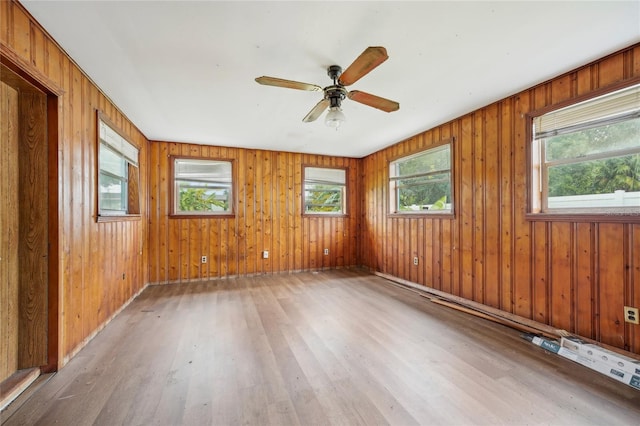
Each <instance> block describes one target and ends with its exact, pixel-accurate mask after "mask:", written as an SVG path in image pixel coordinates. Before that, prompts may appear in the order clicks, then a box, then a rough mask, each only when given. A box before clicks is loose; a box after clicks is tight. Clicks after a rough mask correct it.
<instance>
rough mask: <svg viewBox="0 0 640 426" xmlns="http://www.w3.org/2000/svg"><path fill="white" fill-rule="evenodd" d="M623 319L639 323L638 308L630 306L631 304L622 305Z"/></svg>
mask: <svg viewBox="0 0 640 426" xmlns="http://www.w3.org/2000/svg"><path fill="white" fill-rule="evenodd" d="M624 321H625V322H630V323H631V324H640V317H638V308H632V307H631V306H625V307H624Z"/></svg>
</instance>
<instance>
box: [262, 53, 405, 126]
mask: <svg viewBox="0 0 640 426" xmlns="http://www.w3.org/2000/svg"><path fill="white" fill-rule="evenodd" d="M388 58H389V56H388V55H387V50H386V49H385V48H384V47H380V46H378V47H367V48H366V49H365V50H364V52H362V53H361V54H360V56H358V57H357V58H356V60H355V61H353V63H352V64H351V65H349V67H348V68H347V69H346V70H344V72H343V71H342V68H341V67H340V66H339V65H331V66H330V67H329V68H327V74H328V75H329V77H330V78H331V79H332V80H333V84H332V85H331V86H327V87H325V88H322V87H320V86H318V85H316V84H309V83H301V82H299V81H293V80H284V79H281V78H276V77H266V76H263V77H258V78H256V81H257V82H258V83H260V84H264V85H267V86H277V87H285V88H288V89H298V90H308V91H311V92H320V91H322V92H324V98H323V99H322V100H321V101H320V102H318V103H317V104H316V106H314V107H313V108H312V109H311V111H309V113H308V114H307V115H306V116H305V117H304V118H303V119H302V121H304V122H305V123H309V122H311V121H315V120H316V119H318V117H320V115H322V113H323V112H324V110H325V109H327V108H329V112H328V113H327V116H326V118H325V124H326V125H327V126H329V127H334V128H336V129H337V128H338V127H340V125H341V124H342V123H343V122H344V121H345V116H344V113H343V112H342V109H341V108H340V106H341V104H342V101H343V100H344V99H345V98H349V99H351V100H352V101H356V102H359V103H361V104H364V105H368V106H370V107H373V108H377V109H379V110H382V111H385V112H393V111H397V110H398V109H399V108H400V104H398V102H395V101H391V100H389V99H385V98H381V97H380V96H376V95H372V94H369V93H366V92H361V91H359V90H352V91H350V92H349V91H347V89H345V86H350V85H352V84H353V83H355V82H356V81H358V80H360V79H361V78H362V77H364V76H365V75H367V74H368V73H369V72H370V71H371V70H373V69H374V68H376V67H377V66H378V65H380V64H381V63H383V62H384V61H386V60H387V59H388Z"/></svg>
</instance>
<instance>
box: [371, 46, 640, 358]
mask: <svg viewBox="0 0 640 426" xmlns="http://www.w3.org/2000/svg"><path fill="white" fill-rule="evenodd" d="M639 63H640V45H636V46H633V47H631V48H629V49H627V50H625V51H623V52H621V53H618V54H615V55H612V56H609V57H607V58H604V59H602V60H601V61H598V62H595V63H593V64H590V65H588V66H585V67H583V68H580V69H578V70H576V71H574V72H571V73H568V74H566V75H563V76H560V77H558V78H556V79H554V80H551V81H549V82H547V83H545V84H541V85H539V86H537V87H534V88H532V89H530V90H526V91H524V92H522V93H519V94H516V95H514V96H511V97H509V98H507V99H504V100H501V101H499V102H496V103H494V104H491V105H489V106H487V107H485V108H482V109H479V110H477V111H474V112H472V113H470V114H467V115H465V116H463V117H460V118H458V119H456V120H453V121H451V122H449V123H447V124H444V125H442V126H439V127H437V128H434V129H431V130H429V131H426V132H424V133H422V134H419V135H416V136H415V137H412V138H410V139H408V140H406V141H403V142H401V143H398V144H396V145H393V146H391V147H389V148H387V149H384V150H382V151H380V152H376V153H374V154H372V155H370V156H368V157H366V158H365V159H364V160H363V163H362V172H361V174H362V178H363V181H362V190H361V196H362V199H361V205H362V227H361V236H360V239H361V240H362V241H366V244H365V245H362V246H361V248H360V251H359V253H360V259H361V262H362V264H363V265H365V266H367V267H369V268H371V269H373V270H375V271H379V272H382V273H385V274H389V275H394V276H396V277H399V278H402V279H406V280H410V281H413V282H417V283H419V284H422V285H425V286H428V287H432V288H436V289H438V290H443V291H446V292H448V293H451V294H454V295H456V296H462V297H465V298H468V299H471V300H474V301H477V302H481V303H484V304H486V305H489V306H493V307H498V308H500V309H502V310H504V311H507V312H510V313H515V314H518V315H521V316H524V317H527V318H531V319H534V320H536V321H539V322H542V323H545V324H550V325H553V326H555V327H557V328H561V329H565V330H567V331H570V332H572V333H577V334H580V335H583V336H586V337H589V338H592V339H596V340H598V341H601V342H604V343H607V344H610V345H613V346H617V347H619V348H623V349H627V350H630V351H632V352H635V353H640V327H638V326H635V325H630V324H625V323H624V321H623V318H622V307H623V306H624V305H625V304H626V305H632V306H639V305H640V272H639V271H640V266H638V263H640V260H639V259H640V250H639V247H640V235H639V232H638V225H637V224H625V223H615V222H614V223H599V222H585V221H577V220H576V221H571V220H563V221H556V222H532V221H530V220H527V218H526V217H525V214H526V205H527V199H526V197H527V193H528V188H527V182H526V175H527V156H526V153H527V147H526V143H527V138H526V119H525V114H526V113H527V112H529V111H533V110H535V109H538V108H542V107H546V106H548V105H553V104H557V103H559V102H565V101H567V100H569V99H572V98H574V97H576V96H579V95H584V94H588V93H590V92H592V91H595V90H598V89H601V88H605V87H607V86H609V85H611V84H616V83H620V82H622V81H625V80H630V79H632V78H635V77H638V76H640V66H639ZM449 137H454V138H455V139H456V142H455V149H454V169H455V172H454V175H455V176H454V186H455V195H456V199H455V203H456V204H455V209H456V215H455V218H454V219H439V218H429V217H407V218H399V217H390V216H388V215H387V211H388V207H387V205H388V199H387V197H388V189H387V188H388V183H387V179H388V166H387V165H388V161H389V160H390V159H392V158H395V157H397V156H399V155H404V154H408V153H412V152H416V151H419V150H421V149H424V148H426V147H429V146H431V145H433V144H435V143H437V142H438V141H441V140H444V139H447V138H449ZM414 253H418V256H419V257H420V264H419V266H413V264H412V258H413V256H414ZM423 259H424V261H423Z"/></svg>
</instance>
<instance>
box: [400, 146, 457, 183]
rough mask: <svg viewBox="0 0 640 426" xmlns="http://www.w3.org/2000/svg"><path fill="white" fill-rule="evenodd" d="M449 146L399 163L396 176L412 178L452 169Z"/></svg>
mask: <svg viewBox="0 0 640 426" xmlns="http://www.w3.org/2000/svg"><path fill="white" fill-rule="evenodd" d="M450 162H451V154H450V152H449V145H445V146H442V147H439V148H435V149H432V150H429V151H426V152H424V153H421V154H418V155H415V156H412V157H409V158H407V159H404V160H398V161H397V167H396V168H395V174H394V176H410V175H413V174H417V173H430V172H436V171H441V170H449V169H450V168H451V165H450Z"/></svg>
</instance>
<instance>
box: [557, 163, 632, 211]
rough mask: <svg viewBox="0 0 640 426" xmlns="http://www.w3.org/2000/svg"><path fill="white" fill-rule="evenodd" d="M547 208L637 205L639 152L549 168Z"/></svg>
mask: <svg viewBox="0 0 640 426" xmlns="http://www.w3.org/2000/svg"><path fill="white" fill-rule="evenodd" d="M548 186H549V198H548V207H549V208H581V207H630V206H636V207H640V154H632V155H627V156H623V157H615V158H607V159H600V160H593V161H584V162H579V163H571V164H563V165H558V166H552V167H549V178H548Z"/></svg>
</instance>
